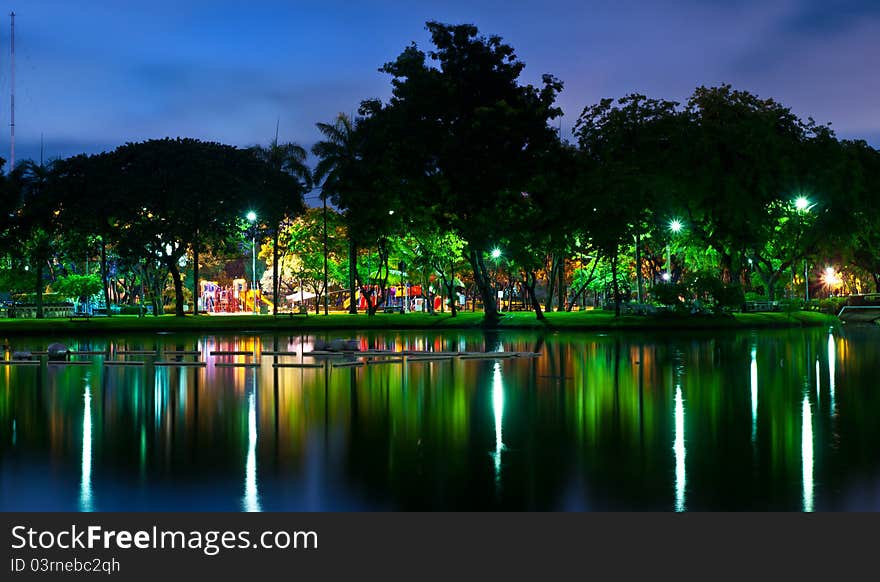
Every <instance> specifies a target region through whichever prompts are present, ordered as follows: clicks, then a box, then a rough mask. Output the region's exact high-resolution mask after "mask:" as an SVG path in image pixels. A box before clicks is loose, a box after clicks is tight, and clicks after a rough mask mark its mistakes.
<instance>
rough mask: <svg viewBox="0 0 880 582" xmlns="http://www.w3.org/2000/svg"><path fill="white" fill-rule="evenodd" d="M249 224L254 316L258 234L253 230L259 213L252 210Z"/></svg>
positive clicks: (248, 217) (255, 308) (248, 214)
mask: <svg viewBox="0 0 880 582" xmlns="http://www.w3.org/2000/svg"><path fill="white" fill-rule="evenodd" d="M247 219H248V222H250V223H251V297H253V299H254V315H256V314H257V232H256V229H255V228H253V226H254V223H255V222H256V221H257V213H256V212H254V211H253V210H251V211H250V212H248V213H247Z"/></svg>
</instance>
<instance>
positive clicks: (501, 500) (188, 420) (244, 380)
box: [0, 328, 880, 511]
mask: <svg viewBox="0 0 880 582" xmlns="http://www.w3.org/2000/svg"><path fill="white" fill-rule="evenodd" d="M359 339H360V341H361V343H362V348H375V349H395V350H401V349H413V348H415V349H429V350H435V351H450V350H467V351H473V350H486V349H489V350H498V349H502V350H504V351H521V352H539V353H540V354H541V355H540V356H539V357H536V358H505V359H502V358H499V359H496V360H479V359H477V360H459V359H454V360H436V361H431V362H424V361H422V362H407V363H396V364H385V365H372V364H368V365H366V366H363V367H359V368H350V367H349V368H345V367H335V366H334V365H333V363H331V364H329V365H326V366H324V367H321V368H273V366H272V364H273V363H274V362H305V363H310V362H314V361H315V360H314V359H310V357H309V356H303V355H302V354H303V351H309V350H310V349H311V348H310V346H311V345H314V341H315V338H314V337H312V336H304V337H289V336H285V335H279V336H274V337H273V336H271V335H267V336H205V337H196V336H186V337H183V338H178V337H171V336H169V337H167V338H164V337H163V338H162V341H164V342H166V344H164V345H166V346H167V348H168V349H171V348H175V349H190V348H191V347H192V346H194V345H200V346H203V347H204V349H203V350H202V353H201V355H200V356H199V357H200V358H202V359H205V360H208V365H207V367H206V368H201V369H192V368H190V369H183V368H180V369H178V368H173V367H170V368H160V367H156V366H153V365H150V364H148V365H146V366H140V367H132V368H125V369H120V368H118V367H117V368H109V367H107V368H104V367H103V366H101V365H100V363H99V364H97V365H95V366H92V367H87V368H85V367H68V368H63V367H59V368H57V369H52V370H49V371H48V372H47V368H46V366H42V367H37V366H34V367H28V368H24V367H22V368H13V367H11V366H10V367H9V368H12V369H7V370H6V371H5V373H4V374H0V466H2V471H0V509H43V508H47V509H58V510H79V509H84V510H88V509H93V510H94V509H100V510H108V511H116V510H137V511H156V510H163V509H164V510H199V511H201V510H222V511H230V510H233V511H240V510H248V511H259V510H264V511H277V510H283V511H303V510H362V509H369V510H385V509H427V510H447V509H458V510H495V509H500V510H518V509H535V510H554V509H559V508H582V509H598V510H607V509H612V510H613V509H640V510H677V511H701V510H765V509H774V510H785V509H791V508H793V507H797V508H799V509H804V510H809V509H811V508H815V507H817V506H820V507H822V508H823V509H824V508H835V507H847V508H860V509H871V510H878V509H880V502H878V501H877V500H876V497H871V496H866V495H864V494H861V495H857V494H856V493H854V491H865V490H871V491H873V490H880V459H878V458H877V455H876V447H875V444H876V443H877V442H880V425H878V423H877V422H876V415H877V413H878V412H880V391H877V390H876V388H875V386H876V378H877V377H880V358H876V345H877V341H878V340H880V330H876V329H874V328H868V329H863V330H858V329H854V328H848V329H846V330H845V334H843V335H839V334H835V335H834V336H833V337H829V335H828V333H827V330H826V329H820V330H790V331H785V330H784V331H768V332H760V333H753V334H749V333H723V334H722V333H694V334H683V333H682V334H671V333H666V334H658V335H656V336H647V335H644V334H607V335H598V334H596V335H591V334H569V333H563V332H560V333H554V334H544V335H541V334H532V333H516V334H509V333H495V334H484V333H482V332H466V333H442V332H436V333H435V332H425V333H411V332H385V333H375V334H367V335H364V336H362V337H360V338H359ZM29 341H31V340H29ZM33 341H34V344H36V343H37V340H33ZM90 341H91V342H92V344H91V347H92V348H93V349H94V348H97V349H101V347H102V346H105V345H112V346H114V347H113V349H120V346H121V345H125V346H126V347H128V348H130V349H139V348H142V347H156V346H160V345H163V344H162V343H161V342H159V341H158V340H155V338H154V337H153V336H147V337H146V338H144V339H128V340H125V342H127V343H125V344H121V343H118V342H115V340H109V339H98V338H92V339H91V340H90ZM102 342H103V344H102ZM44 343H45V342H44ZM34 344H31V345H27V346H24V347H31V348H35V347H37V346H36V345H34ZM269 345H271V346H272V349H274V350H282V351H284V350H289V351H296V352H297V355H296V356H279V357H262V358H260V357H259V356H258V357H256V358H254V359H255V360H256V361H257V363H258V366H257V367H256V368H248V369H242V368H228V367H227V368H224V367H217V366H215V365H214V362H213V361H212V360H211V358H209V357H208V351H210V350H213V349H229V350H234V349H248V350H250V349H255V350H257V349H259V348H261V347H263V346H267V347H268V346H269ZM826 350H827V352H826ZM758 354H760V355H761V357H760V358H758V357H757V356H758ZM817 354H818V357H819V359H820V362H819V363H820V366H819V370H818V373H819V374H821V377H822V379H821V381H820V380H819V379H818V377H817V381H816V382H817V385H816V387H815V388H814V387H813V385H812V383H810V384H809V385H808V387H806V388H805V389H803V388H802V385H803V376H804V371H805V370H806V371H808V372H809V374H810V375H812V374H813V371H814V369H815V366H816V358H817ZM823 355H827V357H828V364H827V365H828V371H827V372H826V370H825V369H824V368H825V366H826V363H825V361H824V359H822V356H823ZM246 360H247V358H246V357H241V358H238V357H236V358H229V359H228V360H226V361H246ZM835 370H841V374H840V378H835V377H836V374H835ZM825 374H828V376H825ZM835 379H836V383H835ZM809 380H810V382H812V378H810V379H809ZM746 384H748V386H749V388H748V389H744V387H745V385H746ZM759 384H760V386H759ZM826 384H827V386H826ZM844 387H845V389H844ZM685 389H687V399H686V400H685V397H684V391H685ZM813 390H817V391H818V394H817V395H816V396H814V392H813ZM823 390H824V391H825V394H821V391H823ZM759 392H760V393H759ZM829 393H830V394H832V395H834V398H835V403H834V408H833V413H832V414H833V415H834V416H833V421H832V422H829V420H828V418H829V417H828V414H827V413H826V409H825V407H826V406H828V405H829V404H828V403H826V401H828V402H830V398H828V396H827V395H828V394H829ZM820 397H821V399H822V400H820ZM759 399H760V404H759ZM813 413H815V415H814V414H813ZM759 426H760V429H761V438H760V439H758V438H757V434H758V427H759ZM13 441H14V443H15V444H14V445H13V444H12V443H13ZM493 445H494V446H493ZM670 449H672V450H670ZM12 491H14V492H15V495H14V496H13V495H11V494H10V492H12ZM670 501H672V503H670Z"/></svg>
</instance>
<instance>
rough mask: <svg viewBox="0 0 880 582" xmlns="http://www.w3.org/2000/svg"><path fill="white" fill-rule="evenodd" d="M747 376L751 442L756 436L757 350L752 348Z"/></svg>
mask: <svg viewBox="0 0 880 582" xmlns="http://www.w3.org/2000/svg"><path fill="white" fill-rule="evenodd" d="M749 378H750V383H751V388H752V442H753V443H754V442H755V440H756V438H757V436H758V350H757V348H752V364H751V367H750V368H749Z"/></svg>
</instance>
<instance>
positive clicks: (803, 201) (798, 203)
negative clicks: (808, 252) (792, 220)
mask: <svg viewBox="0 0 880 582" xmlns="http://www.w3.org/2000/svg"><path fill="white" fill-rule="evenodd" d="M794 207H795V210H797V211H798V214H800V215H803V214H804V213H805V212H809V211H810V209H811V208H812V207H813V205H812V204H810V200H809V199H808V198H807V197H805V196H798V197H797V198H795V200H794ZM801 225H802V226H803V219H801ZM804 301H806V302H807V303H809V302H810V271H809V269H808V268H807V257H806V256H805V257H804Z"/></svg>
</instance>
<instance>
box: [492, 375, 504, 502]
mask: <svg viewBox="0 0 880 582" xmlns="http://www.w3.org/2000/svg"><path fill="white" fill-rule="evenodd" d="M492 412H493V413H494V416H495V452H494V453H493V455H492V458H493V460H494V461H495V483H496V485H500V483H501V451H503V450H504V441H503V440H502V438H501V424H502V420H503V418H504V384H503V382H502V381H501V363H500V362H495V369H494V371H493V374H492Z"/></svg>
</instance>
